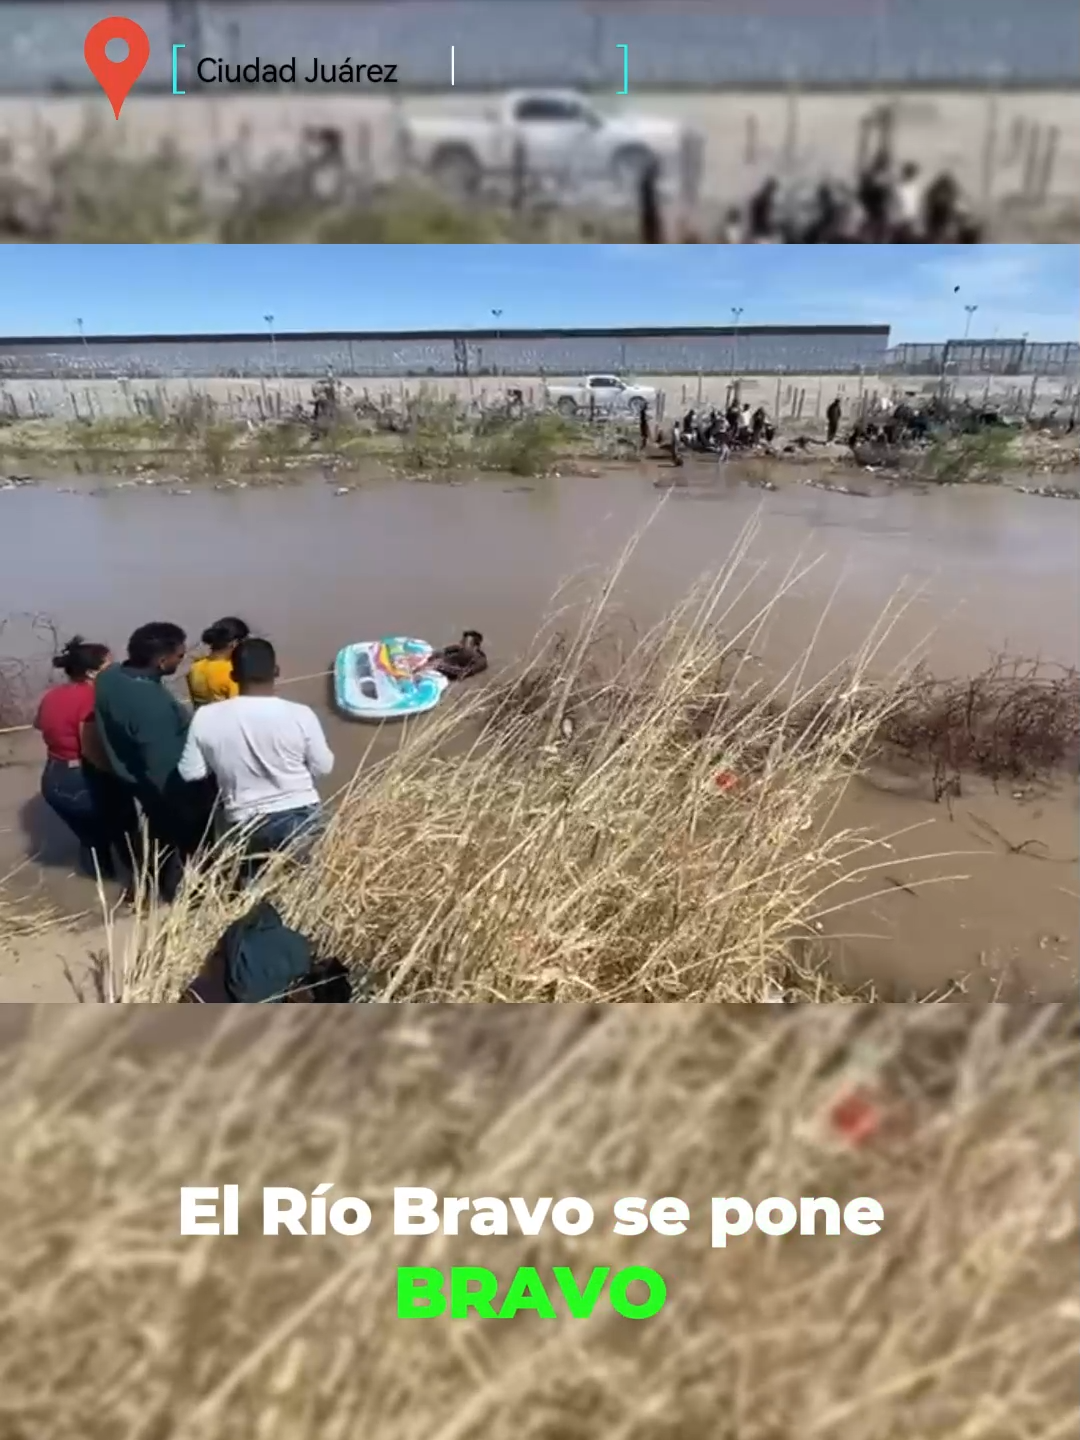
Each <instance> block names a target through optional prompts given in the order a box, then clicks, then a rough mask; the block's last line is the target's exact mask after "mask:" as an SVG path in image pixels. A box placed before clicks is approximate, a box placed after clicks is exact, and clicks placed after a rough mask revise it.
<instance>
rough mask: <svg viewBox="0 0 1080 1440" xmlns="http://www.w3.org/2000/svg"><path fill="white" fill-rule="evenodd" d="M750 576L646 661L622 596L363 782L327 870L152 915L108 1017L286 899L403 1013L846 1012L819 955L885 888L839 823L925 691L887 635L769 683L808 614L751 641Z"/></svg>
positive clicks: (295, 871)
mask: <svg viewBox="0 0 1080 1440" xmlns="http://www.w3.org/2000/svg"><path fill="white" fill-rule="evenodd" d="M739 559H740V556H739V554H736V555H735V556H734V557H733V559H732V562H731V565H730V566H729V567H728V568H727V569H725V571H724V572H723V573H722V574H721V575H720V576H719V577H718V578H717V579H716V581H715V582H712V583H709V584H707V585H704V586H702V587H701V588H700V589H698V590H697V591H695V592H693V593H692V594H691V595H690V597H689V598H688V599H687V600H686V602H685V603H684V604H683V606H682V607H681V608H680V609H679V611H678V612H677V613H676V614H674V615H672V616H670V617H668V618H667V620H665V621H664V622H663V623H662V624H661V625H659V626H657V627H656V628H655V629H654V630H652V631H650V632H649V633H647V634H644V635H640V636H637V637H635V638H633V639H632V641H629V642H628V641H627V640H626V639H625V637H623V638H621V639H620V638H619V636H618V635H616V640H615V643H605V639H606V637H608V638H610V637H611V635H612V628H611V627H612V621H613V615H612V613H611V609H610V595H611V586H612V585H613V584H614V583H615V582H614V579H612V580H611V581H609V582H608V583H606V584H605V585H604V586H602V587H601V589H600V591H599V592H598V595H597V597H596V600H595V603H594V604H593V605H592V607H591V608H588V609H587V610H586V612H585V614H584V618H583V619H581V620H580V622H579V625H578V628H577V629H576V631H572V632H571V634H570V636H569V637H568V639H566V640H565V641H564V642H563V643H562V644H561V645H560V644H557V643H555V640H554V639H553V636H552V635H551V634H549V635H547V636H546V637H544V636H542V637H541V639H540V641H539V642H538V645H537V649H536V652H535V654H534V656H533V658H532V660H531V661H530V663H529V664H527V665H526V666H525V667H524V669H523V670H520V671H518V672H517V673H516V674H514V675H513V676H510V677H509V678H506V679H504V680H503V681H502V682H501V683H496V684H495V685H494V686H493V687H491V688H490V689H488V690H486V691H483V692H481V694H480V695H479V696H474V697H473V698H465V699H463V700H460V701H459V702H458V703H455V704H451V705H450V706H449V707H448V709H447V710H446V712H445V713H443V712H435V714H434V716H432V717H430V719H428V720H426V721H425V723H423V724H422V725H420V726H419V727H418V728H417V730H415V731H414V732H412V733H411V734H410V733H407V734H406V738H405V740H404V743H403V744H402V745H401V747H400V748H399V749H398V750H397V751H396V752H395V753H394V754H393V756H392V757H391V758H390V759H389V760H386V761H384V762H382V763H380V764H377V765H371V766H365V767H362V768H361V770H360V771H359V772H358V774H357V776H356V777H355V778H354V780H353V781H352V782H350V784H349V785H348V786H347V787H346V789H345V791H344V792H343V793H342V794H341V795H340V796H339V797H338V799H337V802H336V805H335V807H334V813H333V817H332V820H331V823H330V825H329V828H328V831H327V834H326V837H325V839H324V840H323V841H322V842H321V844H320V845H319V847H318V848H317V850H316V852H315V856H314V859H313V860H312V862H311V863H310V864H308V865H306V866H304V867H297V866H295V865H292V864H291V862H290V861H289V860H288V858H287V857H285V858H283V859H282V860H281V861H280V862H279V863H278V864H277V865H275V866H274V868H273V869H271V870H270V871H268V872H267V874H266V876H265V877H264V880H263V881H262V882H261V883H260V885H259V886H258V887H256V888H255V889H254V890H251V891H248V892H246V893H245V894H243V895H237V894H236V893H235V889H234V887H233V885H232V876H233V875H234V873H235V863H234V862H235V858H236V856H235V852H232V853H230V852H229V851H228V850H226V852H225V853H219V854H218V856H217V857H216V859H215V861H214V863H211V864H208V865H207V866H206V867H205V868H204V870H203V871H202V872H201V873H193V874H192V876H191V878H190V882H189V884H188V886H187V888H186V890H185V892H184V893H183V895H182V897H181V899H180V900H179V902H178V903H177V904H175V905H173V906H172V907H171V908H170V909H169V910H168V911H167V912H166V911H162V912H155V911H154V910H153V909H152V907H149V906H147V907H144V909H143V913H142V916H141V923H140V924H139V925H138V926H137V927H136V929H135V931H134V935H133V938H132V939H131V940H130V942H129V943H127V944H126V945H124V946H116V947H114V948H113V955H112V963H111V966H110V969H109V972H108V974H106V975H105V976H103V977H102V978H103V988H104V990H105V993H106V994H107V995H108V996H110V997H112V998H116V999H122V1000H129V1001H148V1000H150V1001H153V1000H163V999H170V998H175V997H176V996H177V995H178V994H179V992H180V990H181V989H182V988H183V986H184V984H185V983H186V982H187V981H188V980H189V979H190V978H191V976H192V975H193V974H194V973H195V972H196V971H197V970H198V969H199V967H200V965H201V964H202V963H203V961H204V960H205V958H206V956H208V955H209V953H210V951H211V950H212V949H213V947H214V945H215V943H216V941H217V939H218V937H219V936H220V934H221V932H222V930H223V929H224V928H225V926H226V925H227V924H228V923H229V922H230V921H231V920H232V919H234V918H236V917H237V916H238V915H239V914H240V913H241V912H242V911H243V910H244V909H245V908H246V907H247V906H248V905H249V904H250V903H251V901H252V900H253V899H254V898H256V896H257V895H259V894H269V895H271V896H272V897H273V898H274V900H275V901H276V903H278V905H279V907H280V908H281V910H282V912H283V914H284V915H285V917H286V919H287V920H288V921H289V923H291V924H293V925H295V926H296V927H297V928H299V929H300V930H302V931H303V932H304V933H305V934H307V935H308V936H310V937H311V939H312V941H313V942H314V944H315V945H316V947H317V948H318V950H319V952H320V953H321V954H322V955H323V956H335V957H338V958H340V959H341V960H343V961H345V962H346V963H347V964H348V965H350V966H352V967H354V969H356V970H357V972H358V973H359V972H360V971H363V972H364V973H365V974H369V975H372V976H374V977H375V981H376V985H377V987H378V989H379V993H380V995H381V998H383V999H394V1000H423V1001H432V1000H469V1001H500V1000H512V1001H560V1002H562V1001H596V1000H618V1001H633V1000H659V1001H672V1000H701V1001H717V1000H745V1001H755V1000H764V999H769V998H775V997H777V996H779V995H781V994H783V993H784V992H788V993H791V994H795V995H799V996H801V997H802V998H812V999H827V998H839V996H840V995H841V993H842V992H841V991H840V989H839V988H837V987H835V986H832V985H830V984H829V983H828V982H827V981H826V980H825V978H824V977H823V975H822V973H821V972H820V970H819V969H818V968H815V967H814V966H812V965H811V964H810V963H809V962H808V961H807V959H806V956H807V954H808V949H807V947H806V945H805V944H804V943H802V942H805V941H808V940H813V939H815V938H816V936H817V934H818V929H819V926H820V924H821V922H822V919H823V917H824V916H825V915H828V914H830V913H831V912H833V911H834V910H836V909H837V908H842V907H843V906H844V905H845V904H846V903H847V899H846V897H847V894H848V893H849V891H848V888H847V887H848V886H849V885H850V881H851V876H852V875H853V874H854V873H855V872H857V871H860V870H862V871H863V872H864V873H865V869H867V868H873V867H872V866H870V865H869V863H868V856H869V854H870V846H871V841H870V840H869V838H868V837H865V836H863V835H861V834H857V833H854V832H851V831H846V830H843V829H840V828H838V827H837V826H836V825H835V824H834V823H833V817H834V812H835V807H836V804H837V802H838V800H839V797H840V793H841V791H842V788H843V785H844V783H845V782H846V780H847V779H848V778H849V777H850V775H851V774H852V773H853V772H854V771H855V770H856V769H857V768H858V766H859V764H860V763H861V760H862V758H863V756H864V754H865V752H866V749H867V747H868V746H869V745H871V744H872V743H874V741H875V737H876V736H877V734H878V733H879V731H880V727H881V723H882V719H883V717H884V716H885V715H886V714H887V713H889V711H890V708H891V707H893V706H895V705H896V704H897V703H899V702H898V697H899V696H900V695H901V694H902V685H903V678H902V676H897V677H894V680H895V683H892V682H890V683H888V684H885V685H884V686H882V685H871V684H870V682H869V680H868V679H867V674H868V667H869V666H870V665H871V663H872V661H873V659H874V657H875V655H876V654H877V652H878V648H879V646H880V643H881V641H882V638H883V636H884V634H885V633H887V630H888V624H889V622H888V620H885V621H883V622H882V623H881V624H880V625H879V626H878V627H877V628H876V629H875V630H874V632H873V633H872V634H871V636H870V637H869V639H868V641H867V643H866V646H865V647H864V650H863V651H862V652H861V653H860V654H859V655H857V656H855V657H853V658H852V661H851V663H850V664H849V665H845V666H844V667H843V668H842V669H841V670H836V671H834V672H832V673H830V674H828V675H826V676H825V677H824V678H823V679H821V680H817V681H814V682H812V683H811V682H809V681H807V680H806V678H805V675H804V673H803V670H802V668H799V669H796V670H795V671H793V672H790V673H787V674H784V675H781V676H779V677H774V678H772V679H771V680H769V681H764V680H760V679H758V678H757V672H756V671H753V670H752V669H751V668H750V664H749V661H748V659H747V647H749V646H751V645H752V644H754V643H755V642H756V640H757V638H758V636H759V634H760V632H761V630H762V628H763V627H764V625H765V624H766V622H767V620H768V618H769V615H770V613H771V612H772V608H773V606H774V605H775V604H776V603H778V602H779V600H780V598H781V596H782V595H783V593H784V589H783V588H782V589H781V591H780V592H779V593H778V594H777V596H776V597H775V598H774V599H773V601H771V602H770V603H769V604H768V605H766V606H765V607H763V609H762V610H761V611H760V612H758V613H757V614H756V615H755V616H754V617H753V619H752V620H751V621H749V622H748V623H744V624H742V625H741V626H739V627H736V626H735V625H734V621H733V620H732V618H731V607H732V606H733V605H734V604H735V603H737V601H738V600H739V598H740V596H739V595H738V594H733V593H731V592H735V591H738V589H739V587H740V586H741V584H742V583H743V582H742V579H741V573H740V570H739ZM797 578H798V577H797V576H793V577H792V579H791V583H794V582H795V580H796V579H797ZM930 858H933V857H930Z"/></svg>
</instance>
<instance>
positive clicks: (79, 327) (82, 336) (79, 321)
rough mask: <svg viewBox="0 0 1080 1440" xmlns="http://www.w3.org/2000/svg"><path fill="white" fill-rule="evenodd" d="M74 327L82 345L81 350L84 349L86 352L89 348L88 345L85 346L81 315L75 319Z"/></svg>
mask: <svg viewBox="0 0 1080 1440" xmlns="http://www.w3.org/2000/svg"><path fill="white" fill-rule="evenodd" d="M75 325H76V328H77V329H78V331H79V339H80V340H81V341H82V343H83V349H84V350H88V349H89V348H90V347H89V345H87V343H86V332H85V331H84V330H83V322H82V316H81V315H79V316H77V317H76V319H75Z"/></svg>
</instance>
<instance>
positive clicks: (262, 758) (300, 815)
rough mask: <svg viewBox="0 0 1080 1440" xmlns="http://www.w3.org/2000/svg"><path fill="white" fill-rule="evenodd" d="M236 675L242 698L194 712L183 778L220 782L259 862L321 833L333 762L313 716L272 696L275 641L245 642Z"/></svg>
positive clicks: (233, 821)
mask: <svg viewBox="0 0 1080 1440" xmlns="http://www.w3.org/2000/svg"><path fill="white" fill-rule="evenodd" d="M232 667H233V678H234V679H235V681H236V683H237V685H238V686H239V689H240V694H239V695H237V696H235V697H234V698H233V699H231V700H219V701H218V702H217V704H216V705H204V706H201V707H200V708H199V709H198V710H196V712H195V714H194V716H193V717H192V721H191V725H190V727H189V729H188V733H187V741H186V743H185V746H184V753H183V755H182V756H181V757H180V765H179V771H180V776H181V778H182V779H184V780H188V781H192V780H205V779H206V778H207V777H208V776H210V775H212V776H213V777H214V779H215V780H216V781H217V786H218V794H219V797H220V803H221V807H222V810H223V812H224V817H225V821H226V823H227V824H228V825H229V826H235V827H243V828H244V830H245V831H246V832H247V835H248V841H247V847H248V854H249V855H250V856H251V857H253V858H255V857H258V856H263V855H265V854H266V853H267V852H268V851H271V850H280V849H281V848H282V847H283V846H285V845H287V844H289V843H290V842H291V841H293V840H294V839H296V838H297V837H298V836H300V835H302V834H308V835H310V834H312V833H313V832H314V831H315V830H316V829H317V828H318V825H319V821H320V818H321V803H322V802H321V801H320V799H319V792H318V791H317V790H316V788H315V781H316V780H317V779H318V778H319V777H321V776H325V775H329V774H330V772H331V770H332V769H333V768H334V756H333V754H332V753H331V750H330V747H329V745H327V743H326V736H325V735H324V734H323V729H322V726H321V725H320V723H319V719H318V716H317V715H316V714H315V712H314V710H312V709H311V707H310V706H308V705H299V704H297V703H296V702H295V701H294V700H283V699H282V698H281V696H280V695H275V694H274V682H275V680H276V679H277V676H278V666H277V657H276V655H275V653H274V647H273V646H272V645H271V644H270V642H269V640H258V639H248V640H243V641H241V642H240V644H239V645H237V647H236V649H235V650H234V651H233V656H232Z"/></svg>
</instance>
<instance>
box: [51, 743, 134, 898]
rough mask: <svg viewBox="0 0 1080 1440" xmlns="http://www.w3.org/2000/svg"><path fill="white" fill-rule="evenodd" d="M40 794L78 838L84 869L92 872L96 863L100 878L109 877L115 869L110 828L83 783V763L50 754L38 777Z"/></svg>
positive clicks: (112, 875) (89, 790)
mask: <svg viewBox="0 0 1080 1440" xmlns="http://www.w3.org/2000/svg"><path fill="white" fill-rule="evenodd" d="M41 794H42V797H43V798H44V800H45V803H46V804H47V805H48V807H49V809H50V810H52V811H53V813H54V814H56V815H59V817H60V819H61V820H63V822H64V824H65V825H66V826H67V827H68V829H69V830H70V831H71V832H72V834H73V835H74V836H75V838H76V840H78V842H79V847H80V849H81V850H82V852H83V864H84V866H85V868H86V869H87V870H88V871H89V872H90V873H91V874H93V873H94V869H95V863H96V867H97V869H98V870H99V871H100V872H101V876H102V878H103V879H112V878H113V877H114V875H115V873H116V871H115V862H114V859H113V846H112V842H113V837H112V835H111V833H110V830H111V827H110V825H109V822H108V819H107V817H106V816H105V815H103V814H102V812H101V810H100V808H99V807H98V805H97V803H96V801H95V798H94V794H93V792H92V791H91V789H90V787H89V785H87V783H86V777H85V776H84V775H83V771H82V765H81V764H79V763H78V762H76V763H75V764H69V763H68V761H66V760H54V759H52V757H50V758H49V759H48V760H47V761H46V762H45V769H44V771H43V772H42V776H41Z"/></svg>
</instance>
